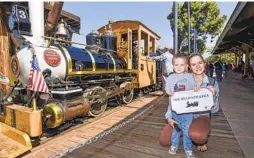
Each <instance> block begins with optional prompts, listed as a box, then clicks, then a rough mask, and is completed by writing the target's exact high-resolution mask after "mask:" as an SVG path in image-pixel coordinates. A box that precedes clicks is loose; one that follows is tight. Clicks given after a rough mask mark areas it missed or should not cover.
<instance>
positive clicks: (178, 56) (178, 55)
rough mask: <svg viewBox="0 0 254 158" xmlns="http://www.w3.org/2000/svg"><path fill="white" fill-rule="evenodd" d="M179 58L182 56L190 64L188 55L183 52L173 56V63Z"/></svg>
mask: <svg viewBox="0 0 254 158" xmlns="http://www.w3.org/2000/svg"><path fill="white" fill-rule="evenodd" d="M177 58H182V59H183V60H185V62H186V64H188V57H187V55H185V54H183V53H178V54H175V55H174V56H173V60H172V62H173V64H174V62H175V59H177Z"/></svg>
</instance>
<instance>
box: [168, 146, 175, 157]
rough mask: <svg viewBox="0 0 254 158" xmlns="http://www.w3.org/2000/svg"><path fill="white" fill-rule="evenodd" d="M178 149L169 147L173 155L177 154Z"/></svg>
mask: <svg viewBox="0 0 254 158" xmlns="http://www.w3.org/2000/svg"><path fill="white" fill-rule="evenodd" d="M176 150H177V148H176V147H174V146H171V147H170V148H169V151H168V153H169V154H171V155H175V154H176Z"/></svg>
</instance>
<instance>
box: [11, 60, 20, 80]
mask: <svg viewBox="0 0 254 158" xmlns="http://www.w3.org/2000/svg"><path fill="white" fill-rule="evenodd" d="M11 72H12V74H13V75H14V76H15V77H17V78H18V77H19V74H20V67H19V60H18V58H17V56H16V55H15V56H13V57H12V58H11Z"/></svg>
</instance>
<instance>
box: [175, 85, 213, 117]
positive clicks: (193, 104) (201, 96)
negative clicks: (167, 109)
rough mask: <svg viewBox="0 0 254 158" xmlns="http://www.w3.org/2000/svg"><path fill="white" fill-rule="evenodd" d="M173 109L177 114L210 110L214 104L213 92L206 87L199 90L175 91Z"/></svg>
mask: <svg viewBox="0 0 254 158" xmlns="http://www.w3.org/2000/svg"><path fill="white" fill-rule="evenodd" d="M171 105H172V110H173V111H175V112H176V113H177V114H183V113H192V112H201V111H209V110H211V108H212V106H213V105H214V101H213V94H212V92H211V91H209V90H208V89H206V88H201V89H200V90H199V91H197V92H194V91H193V90H191V91H181V92H175V93H174V95H173V96H172V97H171Z"/></svg>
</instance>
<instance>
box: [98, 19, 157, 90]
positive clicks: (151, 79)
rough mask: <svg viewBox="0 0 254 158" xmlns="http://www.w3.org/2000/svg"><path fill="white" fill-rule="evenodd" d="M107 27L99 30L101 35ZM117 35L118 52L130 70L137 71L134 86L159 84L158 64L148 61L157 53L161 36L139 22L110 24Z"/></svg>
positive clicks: (143, 86)
mask: <svg viewBox="0 0 254 158" xmlns="http://www.w3.org/2000/svg"><path fill="white" fill-rule="evenodd" d="M106 27H107V25H105V26H102V27H101V28H100V29H98V32H99V33H100V35H103V34H105V33H106V31H107V30H106V29H105V28H106ZM110 28H111V29H112V31H113V32H114V33H115V34H116V39H117V40H116V41H117V42H116V52H117V55H118V56H121V57H123V58H124V60H125V61H126V62H127V69H128V70H137V71H136V73H137V76H136V78H135V80H134V82H133V83H134V86H135V88H138V89H146V88H148V87H154V86H155V85H156V83H157V80H158V79H157V78H156V62H155V61H153V60H151V59H147V57H148V56H150V53H152V52H155V51H156V41H157V40H159V39H160V36H159V35H157V34H156V33H155V32H153V31H152V30H150V29H149V28H148V27H147V26H145V25H144V24H143V23H141V22H139V21H130V20H126V21H116V22H113V23H110Z"/></svg>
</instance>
